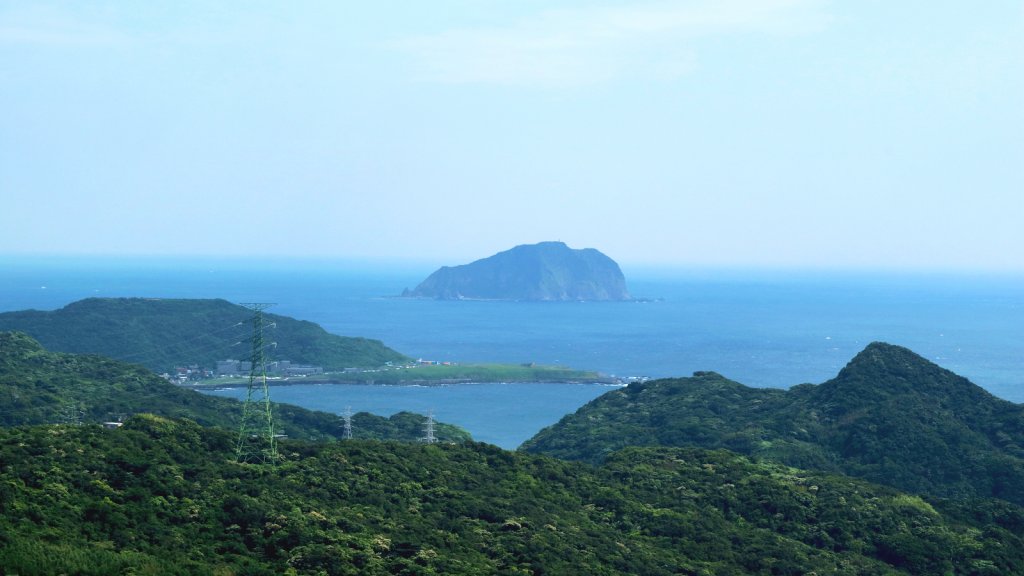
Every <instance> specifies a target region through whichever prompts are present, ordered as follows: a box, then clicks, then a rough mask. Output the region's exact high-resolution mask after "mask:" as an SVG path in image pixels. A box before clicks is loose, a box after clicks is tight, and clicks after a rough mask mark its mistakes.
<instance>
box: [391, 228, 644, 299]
mask: <svg viewBox="0 0 1024 576" xmlns="http://www.w3.org/2000/svg"><path fill="white" fill-rule="evenodd" d="M402 296H404V297H410V298H433V299H436V300H527V301H530V300H533V301H572V300H577V301H586V300H598V301H601V300H604V301H608V300H611V301H615V300H632V299H633V298H632V296H630V294H629V291H628V290H627V289H626V278H625V276H623V274H622V270H621V269H620V268H619V265H618V264H617V263H616V262H615V261H614V260H612V259H611V258H609V257H608V256H606V255H604V254H602V253H601V252H600V251H598V250H595V249H594V248H585V249H581V250H575V249H572V248H569V247H568V246H567V245H565V243H563V242H541V243H539V244H524V245H521V246H516V247H515V248H512V249H511V250H506V251H504V252H499V253H498V254H495V255H493V256H490V257H488V258H484V259H482V260H477V261H475V262H472V263H470V264H464V265H461V266H444V267H442V268H440V269H439V270H437V271H436V272H434V273H433V274H431V275H430V276H428V277H427V279H426V280H424V281H423V282H421V283H420V285H419V286H417V287H416V289H414V290H408V289H406V290H405V291H404V292H403V293H402Z"/></svg>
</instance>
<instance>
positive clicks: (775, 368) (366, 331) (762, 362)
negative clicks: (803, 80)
mask: <svg viewBox="0 0 1024 576" xmlns="http://www.w3.org/2000/svg"><path fill="white" fill-rule="evenodd" d="M0 264H3V269H4V272H3V274H0V311H9V310H21V309H26V308H36V309H43V310H50V309H55V308H59V307H61V306H64V305H65V304H68V303H70V302H73V301H75V300H79V299H82V298H87V297H91V296H102V297H162V298H224V299H227V300H230V301H233V302H274V303H276V305H275V306H274V307H273V308H272V310H271V311H272V312H274V313H277V314H283V315H288V316H293V317H296V318H299V319H303V320H310V321H313V322H316V323H319V324H320V325H322V326H323V327H324V328H325V329H327V330H328V331H330V332H334V333H337V334H341V335H345V336H364V337H368V338H376V339H380V340H382V341H383V342H384V343H385V344H387V345H388V346H390V347H392V348H394V349H396V350H398V351H400V352H402V353H405V354H407V355H410V356H412V357H414V358H424V359H430V360H440V361H453V362H505V363H524V362H536V363H538V364H560V365H565V366H570V367H573V368H583V369H592V370H598V371H600V372H602V373H604V374H608V375H617V376H648V377H669V376H688V375H690V374H691V373H692V372H694V371H697V370H713V371H716V372H719V373H721V374H723V375H725V376H727V377H729V378H731V379H734V380H737V381H739V382H742V383H744V384H747V385H750V386H772V387H789V386H791V385H794V384H799V383H804V382H811V383H820V382H823V381H825V380H827V379H829V378H831V377H833V376H834V375H835V374H836V373H837V372H838V371H839V370H840V369H841V368H842V367H843V366H844V365H845V364H846V363H847V362H848V361H849V360H850V359H851V358H852V357H853V356H854V355H855V354H856V353H857V352H859V351H860V350H861V349H862V348H863V347H864V346H865V345H866V344H868V343H869V342H872V341H875V340H881V341H885V342H889V343H892V344H898V345H901V346H906V347H908V348H910V349H911V350H914V351H915V352H917V353H919V354H921V355H922V356H924V357H926V358H928V359H930V360H932V361H934V362H936V363H937V364H939V365H941V366H943V367H945V368H948V369H950V370H952V371H954V372H956V373H958V374H960V375H962V376H965V377H967V378H969V379H970V380H971V381H973V382H974V383H976V384H978V385H980V386H982V387H984V388H986V389H987V390H989V391H990V392H992V393H993V394H995V395H997V396H1000V397H1002V398H1005V399H1008V400H1011V401H1014V402H1024V329H1022V328H1021V327H1022V326H1024V278H1022V277H1020V276H968V275H960V276H957V275H938V274H898V273H870V274H869V273H839V272H833V273H808V272H803V273H796V272H788V273H784V272H765V271H748V272H741V271H730V272H724V271H685V272H672V273H668V272H655V271H636V272H631V271H630V270H628V269H626V270H625V272H626V277H627V281H628V283H629V289H630V291H631V293H632V294H633V295H634V296H635V297H638V298H643V299H645V300H644V301H639V302H601V303H598V302H588V303H580V302H466V301H463V302H451V301H433V300H411V299H401V298H395V297H394V296H395V295H397V294H399V293H401V291H402V289H403V288H406V287H414V286H415V285H416V284H417V283H418V282H419V281H420V280H422V279H423V278H424V277H425V276H426V275H427V274H428V273H429V272H431V271H432V270H431V269H430V268H422V267H419V268H406V269H393V268H385V267H380V266H378V267H370V266H367V265H361V266H353V265H346V264H341V263H337V262H308V261H307V262H298V263H287V262H275V263H273V264H271V265H260V266H257V265H255V264H254V263H253V262H230V261H218V260H212V259H207V260H200V261H189V260H183V259H182V260H157V261H142V260H131V261H129V260H108V259H74V260H72V259H67V260H62V259H39V258H35V259H28V258H23V259H19V258H7V259H5V260H4V261H3V262H0ZM305 388H310V389H314V388H315V390H308V391H307V390H303V389H305ZM336 388H337V392H338V393H339V394H341V393H343V392H346V390H345V388H343V387H341V386H338V387H334V386H318V387H312V386H309V387H307V386H302V387H288V388H279V389H275V391H274V392H272V396H273V397H274V399H275V400H280V401H291V402H294V403H297V404H301V405H307V406H309V407H312V408H318V409H326V410H330V411H337V410H338V409H339V408H338V406H341V408H344V406H346V405H351V406H352V407H353V409H354V410H357V411H358V410H367V411H372V412H376V413H380V414H384V415H389V414H391V413H393V412H395V411H398V410H402V409H412V410H416V411H420V412H423V411H426V410H427V409H430V408H431V407H433V408H435V409H436V412H437V416H438V419H440V420H445V421H450V422H453V423H456V424H461V425H463V426H465V427H466V428H467V429H469V430H470V431H471V432H473V433H474V436H475V437H477V438H478V439H481V440H485V441H489V442H494V443H497V444H499V445H502V446H504V447H514V446H515V445H516V444H518V442H521V441H522V440H524V439H526V438H528V437H529V436H531V435H532V434H533V433H535V432H536V431H538V430H539V428H540V427H542V426H544V425H547V424H551V423H553V422H554V421H556V420H557V419H558V417H560V416H561V415H562V414H564V413H567V412H572V411H574V410H575V409H576V408H577V407H578V406H579V405H581V404H583V403H585V402H586V401H588V400H589V399H591V398H593V397H595V396H597V395H599V394H600V393H603V392H605V391H607V388H605V387H601V386H593V387H582V388H581V387H578V386H562V387H561V388H559V385H546V386H538V385H532V386H530V387H526V386H524V387H522V388H516V387H514V386H507V385H505V386H502V387H498V385H495V386H491V387H489V388H481V387H477V388H476V389H475V391H474V390H473V389H472V388H471V387H470V388H467V387H464V386H453V387H447V388H449V390H448V391H447V392H445V391H444V390H435V391H424V390H423V389H422V388H412V387H405V388H404V392H402V391H400V390H387V391H381V390H380V388H381V387H365V386H364V387H359V390H355V389H351V388H349V389H348V390H347V394H348V397H347V398H340V397H339V398H328V397H326V396H325V395H330V394H333V393H334V390H335V389H336ZM289 396H295V398H289ZM517 403H518V404H519V411H518V412H515V411H514V410H513V411H512V412H508V413H495V412H493V411H492V410H491V409H490V408H493V406H494V405H495V404H511V405H515V404H517ZM429 404H433V405H434V406H428V405H429ZM514 408H515V406H510V410H512V409H514ZM545 409H546V410H548V411H549V412H550V413H544V414H541V413H542V412H544V410H545ZM526 412H529V413H530V414H536V417H529V418H527V417H525V416H523V415H524V414H525V413H526ZM467 414H475V415H476V416H475V419H473V418H470V420H469V421H465V420H460V418H462V417H463V416H465V415H467ZM505 418H513V419H515V418H519V419H521V420H523V421H522V422H521V423H520V426H519V429H517V430H515V431H511V432H510V431H508V430H504V429H502V426H503V424H502V423H501V422H498V421H500V420H502V419H505ZM473 427H477V430H474V429H473ZM481 427H482V428H481ZM488 427H491V428H488Z"/></svg>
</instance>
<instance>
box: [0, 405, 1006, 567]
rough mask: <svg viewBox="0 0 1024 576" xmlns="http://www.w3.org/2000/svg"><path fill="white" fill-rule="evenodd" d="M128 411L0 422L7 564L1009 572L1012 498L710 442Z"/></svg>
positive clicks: (0, 534)
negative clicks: (262, 425)
mask: <svg viewBox="0 0 1024 576" xmlns="http://www.w3.org/2000/svg"><path fill="white" fill-rule="evenodd" d="M281 452H282V454H283V456H284V460H283V463H282V464H280V465H279V466H277V467H276V468H269V467H261V466H254V465H241V464H236V463H234V462H232V454H233V436H232V435H231V434H230V433H228V432H226V431H222V430H219V429H204V428H201V427H199V426H198V425H196V424H195V423H192V422H189V421H172V420H168V419H165V418H161V417H156V416H136V417H134V418H132V419H130V420H129V421H128V422H127V423H126V424H125V426H124V427H123V428H121V429H118V430H105V429H102V428H100V427H99V426H39V427H20V428H8V429H4V430H0V463H2V464H0V512H2V513H0V567H2V568H3V571H5V572H6V573H8V574H15V573H17V574H23V575H29V574H60V573H67V574H72V573H73V574H97V575H100V574H102V575H106V574H120V573H145V574H268V575H269V574H283V573H294V574H310V575H312V574H361V575H363V574H368V575H374V574H467V575H469V574H471V575H474V576H476V575H482V574H581V575H582V574H586V575H595V574H596V575H601V574H645V575H655V576H656V575H662V574H664V575H669V574H694V575H696V574H733V575H741V574H766V575H767V574H792V575H797V574H810V573H818V574H845V575H850V576H853V575H865V574H868V575H871V574H925V575H928V574H1014V573H1016V574H1019V573H1022V572H1024V542H1021V540H1020V530H1021V525H1022V515H1021V510H1020V509H1019V508H1016V507H1014V506H1013V505H1010V504H1004V506H1003V507H1002V508H989V509H986V510H985V517H984V518H983V519H979V518H978V517H970V516H967V515H965V514H960V513H956V514H950V513H944V512H941V511H938V510H936V509H935V508H934V507H933V506H932V505H930V504H928V503H926V502H925V501H923V500H921V499H920V498H918V497H915V496H910V495H906V494H903V493H900V492H897V491H895V490H893V489H890V488H884V487H879V486H876V485H871V484H868V483H866V482H863V481H857V480H850V479H848V478H844V477H839V476H829V475H825V474H820V473H809V472H802V471H799V470H795V469H791V468H786V467H782V466H778V465H772V464H757V463H754V462H751V461H750V460H747V459H746V458H744V457H741V456H737V455H734V454H730V453H727V452H724V451H718V452H707V451H703V450H697V449H630V450H627V451H624V452H622V453H619V454H617V455H615V456H614V457H612V458H610V459H609V460H608V461H607V462H606V463H605V464H604V465H603V466H602V467H600V468H596V469H595V468H591V467H589V466H587V465H584V464H577V463H570V462H564V461H558V460H555V459H552V458H548V457H543V456H534V455H528V454H523V453H513V452H506V451H502V450H500V449H498V448H495V447H493V446H488V445H483V444H467V445H436V444H435V445H423V444H399V443H382V442H377V441H359V440H355V441H343V442H330V443H301V442H298V441H284V442H282V443H281Z"/></svg>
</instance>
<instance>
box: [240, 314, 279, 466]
mask: <svg viewBox="0 0 1024 576" xmlns="http://www.w3.org/2000/svg"><path fill="white" fill-rule="evenodd" d="M242 306H245V307H246V308H248V309H249V310H252V313H253V315H252V354H251V355H250V357H249V363H250V368H249V388H248V390H247V392H246V395H245V403H244V404H242V422H241V423H240V424H239V426H238V443H237V445H236V448H235V460H236V461H238V462H250V463H256V464H275V463H277V438H276V437H275V435H274V415H273V413H272V412H271V410H270V388H269V387H268V386H267V357H266V344H265V343H264V340H263V329H264V328H266V327H267V325H266V324H265V323H264V320H263V310H265V309H267V308H269V307H270V306H273V304H269V303H254V304H242Z"/></svg>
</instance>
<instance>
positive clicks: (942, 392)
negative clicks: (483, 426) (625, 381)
mask: <svg viewBox="0 0 1024 576" xmlns="http://www.w3.org/2000/svg"><path fill="white" fill-rule="evenodd" d="M626 446H699V447H704V448H726V449H729V450H732V451H735V452H738V453H741V454H746V455H750V456H754V457H757V458H760V459H765V460H772V461H777V462H782V463H785V464H788V465H792V466H797V467H801V468H807V469H817V470H826V471H832V472H841V473H844V474H848V475H851V476H857V477H861V478H866V479H869V480H872V481H875V482H879V483H885V484H889V485H892V486H895V487H898V488H900V489H903V490H908V491H912V492H916V493H922V494H931V495H935V496H941V497H950V498H964V497H990V496H991V497H996V498H1002V499H1005V500H1009V501H1011V502H1015V503H1017V504H1024V406H1021V405H1018V404H1013V403H1011V402H1007V401H1005V400H1001V399H999V398H996V397H994V396H992V395H991V394H989V393H988V392H986V391H984V390H983V389H981V388H980V387H978V386H976V385H974V384H972V383H971V382H969V381H968V380H966V379H965V378H962V377H960V376H957V375H956V374H954V373H952V372H950V371H948V370H945V369H943V368H940V367H939V366H936V365H935V364H933V363H931V362H929V361H928V360H926V359H924V358H922V357H920V356H918V355H916V354H914V353H913V352H911V351H910V350H907V349H905V348H901V347H898V346H892V345H889V344H882V343H874V344H871V345H870V346H868V347H867V348H866V349H865V350H864V351H863V352H861V353H860V354H858V355H857V356H856V357H855V358H854V359H853V360H851V361H850V363H849V364H848V365H847V366H846V367H845V368H844V369H843V370H842V371H841V372H840V373H839V375H838V376H836V378H834V379H832V380H829V381H828V382H825V383H824V384H821V385H817V386H815V385H810V384H807V385H801V386H796V387H794V388H792V389H790V390H788V391H784V390H776V389H756V388H748V387H746V386H743V385H742V384H739V383H736V382H732V381H730V380H728V379H726V378H724V377H722V376H720V375H718V374H715V373H712V372H701V373H697V374H695V375H694V376H693V377H692V378H678V379H668V380H658V381H653V382H648V383H644V384H633V385H630V386H628V387H627V388H624V389H622V390H617V391H614V392H609V393H608V394H605V395H603V396H601V397H599V398H597V399H595V400H594V401H592V402H591V403H589V404H587V405H586V406H584V407H582V408H580V409H579V410H578V411H577V412H576V413H575V414H573V415H570V416H566V417H565V418H563V419H562V420H561V421H560V422H559V423H557V424H556V425H554V426H552V427H549V428H547V429H545V430H543V431H541V432H540V433H539V434H537V436H535V437H534V438H532V439H531V440H529V441H527V442H526V443H524V445H523V449H524V450H527V451H530V452H537V453H544V454H549V455H552V456H557V457H560V458H568V459H575V460H586V461H590V462H600V461H601V460H603V459H604V458H605V457H607V456H608V455H609V454H611V453H613V452H614V451H615V450H618V449H620V448H623V447H626Z"/></svg>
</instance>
